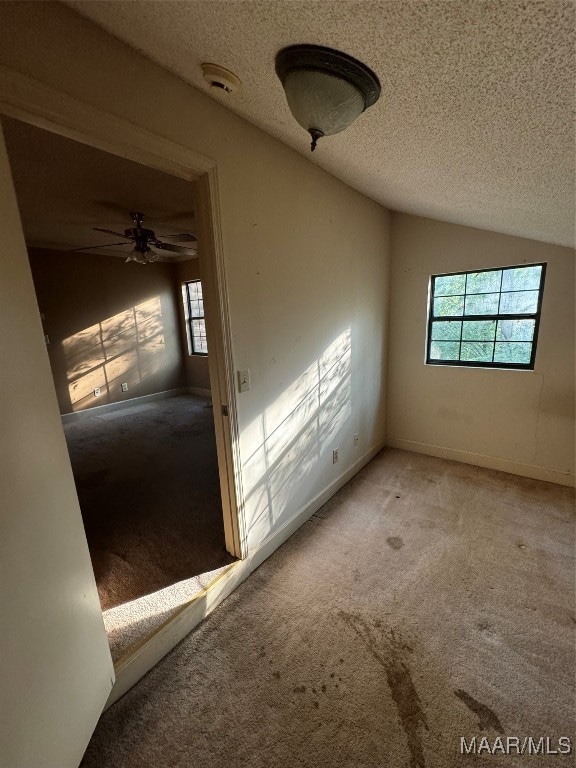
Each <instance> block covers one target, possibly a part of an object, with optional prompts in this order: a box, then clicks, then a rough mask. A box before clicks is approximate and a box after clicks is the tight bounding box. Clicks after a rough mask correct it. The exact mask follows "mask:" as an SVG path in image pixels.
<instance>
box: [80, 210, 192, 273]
mask: <svg viewBox="0 0 576 768" xmlns="http://www.w3.org/2000/svg"><path fill="white" fill-rule="evenodd" d="M130 217H131V218H132V222H133V224H134V226H133V227H128V229H125V230H124V234H122V233H121V232H114V231H113V230H111V229H102V228H101V227H92V229H94V230H95V231H96V232H105V233H106V234H108V235H115V236H117V237H123V238H124V241H123V242H120V243H107V244H106V245H87V246H84V247H82V248H73V249H72V250H74V251H91V250H93V249H95V248H111V247H113V246H115V245H128V243H133V245H134V247H133V249H132V250H131V251H130V253H129V254H128V258H127V259H126V261H137V262H138V263H139V264H149V263H150V262H154V261H158V259H159V258H160V253H158V251H170V252H171V253H179V254H181V255H182V256H196V255H197V251H196V248H185V247H184V246H181V245H176V244H174V243H165V242H164V239H167V240H178V241H179V242H181V243H195V242H196V238H195V237H194V235H190V234H186V233H181V234H178V235H162V238H163V239H162V240H159V239H158V238H157V237H156V235H155V234H154V232H153V231H152V230H151V229H145V228H144V227H143V226H142V222H143V221H144V214H143V213H139V212H138V211H130Z"/></svg>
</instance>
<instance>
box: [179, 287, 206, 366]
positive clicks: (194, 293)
mask: <svg viewBox="0 0 576 768" xmlns="http://www.w3.org/2000/svg"><path fill="white" fill-rule="evenodd" d="M182 299H183V301H184V318H185V320H186V335H187V336H188V353H189V354H190V355H207V354H208V345H207V343H206V320H205V318H204V300H203V298H202V283H201V282H200V280H189V281H188V282H186V283H184V284H183V285H182Z"/></svg>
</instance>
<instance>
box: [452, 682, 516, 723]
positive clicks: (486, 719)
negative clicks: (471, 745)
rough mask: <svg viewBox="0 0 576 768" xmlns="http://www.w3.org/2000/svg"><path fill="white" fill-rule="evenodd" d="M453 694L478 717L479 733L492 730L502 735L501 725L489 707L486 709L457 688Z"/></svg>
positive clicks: (484, 705)
mask: <svg viewBox="0 0 576 768" xmlns="http://www.w3.org/2000/svg"><path fill="white" fill-rule="evenodd" d="M454 693H455V694H456V696H458V698H459V699H460V700H461V701H463V702H464V704H466V706H467V707H468V709H469V710H470V711H471V712H474V714H475V715H478V718H479V719H478V727H479V728H480V730H481V731H487V730H494V731H498V733H504V728H502V723H501V722H500V720H499V719H498V716H497V715H496V713H495V712H493V711H492V710H491V709H490V707H487V706H486V704H482V702H480V701H476V699H474V698H472V696H470V694H469V693H466V691H463V690H462V689H461V688H458V690H457V691H454Z"/></svg>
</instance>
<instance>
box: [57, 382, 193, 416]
mask: <svg viewBox="0 0 576 768" xmlns="http://www.w3.org/2000/svg"><path fill="white" fill-rule="evenodd" d="M187 393H188V387H178V388H177V389H167V390H165V391H164V392H153V393H152V394H151V395H142V396H141V397H128V398H126V400H119V401H118V402H117V403H105V404H104V405H96V406H93V407H92V408H84V410H83V411H75V412H74V413H63V414H61V419H62V423H63V424H69V423H70V422H71V421H77V420H78V419H82V418H86V417H87V416H95V415H96V414H100V413H110V412H111V411H119V410H121V409H122V408H129V407H130V406H131V405H142V403H150V402H153V401H154V400H164V399H165V398H167V397H176V395H185V394H187Z"/></svg>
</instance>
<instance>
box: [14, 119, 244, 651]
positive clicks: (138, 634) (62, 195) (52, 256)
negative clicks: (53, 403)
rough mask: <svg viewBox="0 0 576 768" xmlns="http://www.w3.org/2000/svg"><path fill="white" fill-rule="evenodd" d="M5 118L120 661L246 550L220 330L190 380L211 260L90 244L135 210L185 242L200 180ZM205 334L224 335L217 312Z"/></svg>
mask: <svg viewBox="0 0 576 768" xmlns="http://www.w3.org/2000/svg"><path fill="white" fill-rule="evenodd" d="M2 122H3V127H4V133H5V138H6V145H7V149H8V153H9V157H10V162H11V165H12V172H13V177H14V181H15V186H16V191H17V197H18V200H19V205H20V213H21V218H22V224H23V229H24V233H25V236H26V240H27V244H28V250H29V258H30V264H31V269H32V274H33V277H34V282H35V286H36V292H37V298H38V303H39V311H40V315H41V320H42V323H43V326H44V331H45V339H46V343H47V345H48V352H49V357H50V362H51V368H52V372H53V377H54V383H55V390H56V395H57V399H58V402H59V406H60V412H61V414H62V415H63V421H64V424H63V428H64V432H65V434H66V438H67V443H68V448H69V452H70V458H71V464H72V468H73V470H74V475H75V482H76V487H77V492H78V497H79V501H80V506H81V510H82V514H83V519H84V524H85V530H86V534H87V538H88V544H89V548H90V553H91V557H92V562H93V567H94V572H95V577H96V581H97V586H98V589H99V594H100V600H101V604H102V608H103V611H104V620H105V624H106V626H107V629H108V635H109V639H110V642H111V648H112V652H113V657H114V660H115V661H118V660H119V659H121V658H123V657H125V656H126V654H128V653H130V649H131V648H132V647H134V645H136V644H138V643H141V642H142V640H143V638H145V637H146V636H148V635H149V634H150V633H151V632H153V631H154V630H155V628H157V627H160V626H161V625H162V624H163V623H164V622H165V621H166V620H167V619H169V618H170V615H172V614H174V613H176V612H177V611H178V609H179V608H181V606H182V605H183V604H185V603H186V602H187V601H190V600H191V599H193V597H194V595H195V594H197V593H198V592H199V591H200V590H202V589H204V588H205V587H206V586H208V585H209V583H210V580H211V579H212V578H215V577H216V576H217V575H218V574H219V573H220V572H221V571H222V569H225V568H226V567H227V566H228V565H229V564H230V563H231V562H233V561H234V559H235V557H238V556H241V555H242V551H241V548H240V547H239V546H238V537H237V536H236V537H235V536H234V531H235V530H238V525H237V522H235V521H234V520H233V518H234V515H235V509H234V507H233V505H231V503H230V502H231V494H230V488H231V487H233V477H232V478H231V477H230V467H231V465H230V462H229V457H227V456H226V453H225V452H223V451H222V449H220V450H219V449H218V442H219V441H218V434H217V433H218V431H220V444H221V445H222V444H224V445H226V444H228V445H229V444H230V442H231V440H230V437H229V435H227V434H226V429H225V428H224V427H225V422H223V420H222V419H220V420H218V419H217V418H214V416H213V414H214V413H215V410H214V405H216V413H218V415H221V412H220V413H219V410H218V409H219V406H220V401H221V391H222V386H221V384H219V382H218V381H217V382H216V384H217V386H216V387H214V390H215V393H216V396H215V397H214V398H212V396H211V392H212V389H213V387H212V382H213V371H214V369H215V367H216V366H217V364H218V358H221V357H222V354H223V353H222V350H219V349H218V334H217V333H214V334H212V336H211V334H210V323H209V327H208V343H209V344H210V346H211V348H212V344H214V352H215V354H214V358H215V359H216V362H215V363H214V364H212V365H211V366H210V370H207V369H206V368H207V366H204V377H205V378H204V383H206V375H207V376H208V382H207V383H208V385H209V386H208V387H205V386H204V387H198V386H194V385H195V384H198V383H199V382H198V381H194V380H192V379H190V377H189V369H190V366H189V365H188V366H187V365H186V362H188V361H187V360H186V356H187V354H188V349H187V347H186V344H185V335H186V323H185V316H184V310H185V308H184V305H183V304H182V301H181V286H182V279H183V277H185V276H189V274H190V269H191V262H192V261H194V262H195V263H198V264H201V261H202V257H201V256H200V258H198V259H197V260H196V259H195V257H192V256H190V253H189V251H191V250H192V249H191V248H188V247H187V246H186V245H180V246H178V245H177V247H179V248H182V249H183V251H188V253H180V252H178V251H173V252H172V253H176V254H177V257H176V258H174V257H172V258H171V259H166V258H164V259H161V260H159V261H158V262H157V263H150V264H137V263H125V259H126V257H127V255H129V253H130V250H131V248H132V245H133V244H132V243H131V242H128V243H127V244H126V245H124V244H122V242H117V243H115V244H110V247H102V246H101V245H100V243H106V244H108V241H109V240H110V239H114V237H112V238H110V235H109V234H107V233H97V234H96V236H95V235H94V229H93V228H94V227H95V226H98V225H101V226H100V229H106V230H109V231H110V232H111V233H120V234H121V233H122V232H123V231H124V226H123V221H124V218H126V219H128V220H127V221H126V227H127V226H128V225H129V224H130V220H129V212H130V211H133V210H134V209H138V210H140V211H145V213H146V215H147V216H148V221H149V222H150V226H152V225H153V226H154V228H155V231H156V228H158V232H160V233H161V234H162V237H164V236H166V238H167V240H168V242H172V243H176V244H177V243H178V239H175V240H174V239H170V238H171V237H172V238H174V237H175V238H178V236H181V239H183V236H184V235H193V234H194V233H193V230H194V229H195V210H194V207H192V208H190V203H189V201H190V200H191V198H192V194H191V184H190V181H186V180H183V179H180V178H176V177H174V176H169V175H167V174H165V173H163V172H161V171H158V170H157V169H152V168H149V167H147V166H143V165H141V164H137V163H135V162H134V161H132V160H127V159H124V158H120V157H117V156H115V155H110V154H109V153H104V152H102V150H100V149H96V148H93V147H91V146H88V145H85V144H82V143H78V142H75V141H72V140H71V139H68V138H64V137H61V136H59V135H56V134H54V133H51V132H48V131H45V130H43V129H40V128H38V127H34V126H32V125H29V124H27V123H21V122H19V121H17V120H12V119H3V121H2ZM71 169H72V170H73V172H72V170H71ZM82 179H83V180H84V181H86V180H89V186H90V192H87V191H85V192H83V191H81V189H79V188H78V187H77V186H75V185H76V184H77V183H78V180H82ZM158 201H160V202H158ZM186 203H188V205H186ZM148 221H147V222H146V223H148ZM160 227H161V229H160ZM163 233H166V235H164V234H163ZM95 237H99V238H100V240H99V241H98V240H96V239H94V238H95ZM84 244H86V245H85V246H84ZM76 248H81V250H74V249H76ZM200 250H201V249H200V248H199V252H200ZM169 255H170V256H171V255H172V254H171V253H170V254H169ZM206 267H208V268H206ZM206 267H205V268H204V269H202V267H201V266H200V268H199V272H198V274H199V275H200V274H201V275H202V282H205V283H206V284H207V287H208V291H207V295H206V305H207V313H206V320H207V321H209V314H210V311H209V309H208V308H209V307H210V306H212V308H214V307H215V306H217V305H218V298H219V297H215V296H214V295H213V292H214V286H215V285H217V283H216V281H214V280H212V281H211V280H210V269H209V267H210V265H209V264H208V265H206ZM128 270H130V272H128ZM204 275H207V279H206V280H205V281H204V279H203V278H204ZM198 279H200V277H199V278H198ZM211 290H212V294H211V293H210V292H211ZM211 324H212V327H213V328H214V326H217V323H216V322H215V317H214V315H212V322H211ZM209 357H210V355H209V356H208V358H206V359H205V360H202V361H201V362H202V363H205V362H209ZM198 362H200V361H198ZM197 367H198V366H197ZM200 383H202V382H200ZM223 456H224V458H223ZM223 478H224V480H225V483H224V487H225V494H223V493H222V487H223V483H222V479H223ZM223 495H224V496H225V501H226V503H223V501H224V499H223Z"/></svg>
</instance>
